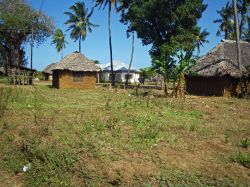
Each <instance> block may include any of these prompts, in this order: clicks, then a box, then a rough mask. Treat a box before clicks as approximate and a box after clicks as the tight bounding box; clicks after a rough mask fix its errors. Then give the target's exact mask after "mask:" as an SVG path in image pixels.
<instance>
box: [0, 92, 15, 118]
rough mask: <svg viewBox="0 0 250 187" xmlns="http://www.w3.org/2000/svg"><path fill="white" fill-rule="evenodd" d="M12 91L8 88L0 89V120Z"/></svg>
mask: <svg viewBox="0 0 250 187" xmlns="http://www.w3.org/2000/svg"><path fill="white" fill-rule="evenodd" d="M12 91H13V90H12V89H11V88H9V87H0V119H1V118H2V117H3V115H4V112H5V110H6V109H7V107H8V104H9V102H10V98H11V96H12Z"/></svg>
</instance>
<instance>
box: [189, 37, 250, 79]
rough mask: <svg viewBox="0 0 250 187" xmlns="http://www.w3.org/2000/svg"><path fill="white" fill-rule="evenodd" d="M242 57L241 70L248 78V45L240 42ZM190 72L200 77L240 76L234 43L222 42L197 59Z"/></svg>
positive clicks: (249, 52)
mask: <svg viewBox="0 0 250 187" xmlns="http://www.w3.org/2000/svg"><path fill="white" fill-rule="evenodd" d="M240 46H241V56H242V58H241V59H242V66H241V68H242V70H243V74H244V75H245V76H248V71H247V69H246V67H247V66H249V65H250V43H248V42H243V41H241V42H240ZM191 71H192V72H193V73H194V74H195V75H198V76H202V77H222V76H225V75H229V76H231V77H234V78H239V77H240V76H241V74H240V71H239V68H238V64H237V53H236V43H235V41H232V40H222V41H221V43H219V44H218V45H217V46H216V47H215V48H213V49H212V50H211V51H209V52H208V53H207V54H206V55H205V56H203V57H201V58H199V59H198V60H197V62H196V65H195V66H194V67H193V68H191Z"/></svg>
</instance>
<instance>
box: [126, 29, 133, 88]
mask: <svg viewBox="0 0 250 187" xmlns="http://www.w3.org/2000/svg"><path fill="white" fill-rule="evenodd" d="M134 45H135V33H134V32H133V34H132V52H131V58H130V63H129V67H128V74H127V75H126V83H125V86H127V85H128V80H129V79H130V70H131V66H132V62H133V57H134V49H135V47H134Z"/></svg>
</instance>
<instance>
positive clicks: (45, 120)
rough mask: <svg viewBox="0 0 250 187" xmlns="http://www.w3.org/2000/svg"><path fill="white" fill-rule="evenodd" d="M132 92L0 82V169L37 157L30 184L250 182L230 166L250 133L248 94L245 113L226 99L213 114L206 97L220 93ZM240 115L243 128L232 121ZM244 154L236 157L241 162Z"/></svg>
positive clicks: (27, 177) (14, 169)
mask: <svg viewBox="0 0 250 187" xmlns="http://www.w3.org/2000/svg"><path fill="white" fill-rule="evenodd" d="M132 93H134V90H129V91H128V92H127V91H124V90H118V91H109V90H108V89H107V88H98V89H97V90H95V91H79V90H74V89H69V90H57V89H51V88H49V87H47V86H39V85H36V86H33V87H29V86H27V87H25V86H23V87H0V94H1V97H0V102H1V103H3V104H2V105H1V106H2V107H1V108H0V112H1V114H2V115H1V117H0V140H1V141H0V149H1V152H0V171H4V172H7V173H8V174H9V175H10V176H13V175H18V174H19V173H22V167H23V166H24V165H27V164H30V166H31V167H30V170H29V171H28V172H26V173H24V174H23V181H19V182H20V183H23V184H24V185H25V186H81V185H85V186H110V185H117V186H118V185H122V186H133V185H134V186H161V185H162V186H164V184H166V183H168V184H171V185H173V186H216V184H221V185H222V186H223V185H224V186H226V184H243V185H244V184H246V183H247V180H248V179H247V178H244V177H241V178H240V179H239V178H238V175H237V173H235V172H234V173H233V172H230V170H234V166H233V165H229V166H228V164H230V163H224V161H223V158H225V157H227V156H228V155H231V151H233V150H234V148H238V145H235V144H232V143H230V142H236V139H235V136H236V135H237V136H240V137H238V139H239V138H241V137H248V133H249V131H248V130H249V129H248V128H249V126H248V124H249V123H248V122H249V117H248V116H247V115H246V116H244V112H246V114H247V113H248V110H249V101H248V100H247V101H244V102H245V103H244V102H243V101H242V100H237V99H230V102H231V103H233V104H234V105H235V106H237V107H241V109H242V111H240V112H241V115H243V117H241V120H239V119H238V117H237V116H236V115H233V114H231V113H228V111H230V110H229V107H231V106H230V105H228V103H229V102H228V100H227V99H225V98H222V99H221V101H220V102H221V105H220V108H217V109H216V110H215V111H213V113H211V112H210V113H209V114H207V111H208V109H207V108H204V107H203V104H202V102H206V103H207V105H211V106H212V105H213V103H215V104H218V101H217V99H216V98H211V99H209V100H208V99H206V98H203V99H200V98H199V99H196V100H194V99H187V100H185V101H184V100H183V99H172V98H158V97H151V96H147V97H143V96H142V95H143V94H140V95H139V96H137V97H136V96H134V95H133V94H132ZM201 100H202V101H201ZM243 111H244V112H243ZM226 114H227V116H228V118H225V117H224V118H223V116H224V115H226ZM208 117H209V120H207V118H208ZM236 121H237V122H238V123H240V126H241V128H243V130H239V128H238V127H236V126H234V125H233V124H235V123H234V122H236ZM228 129H230V133H227V132H228ZM225 134H227V142H228V143H224V139H223V138H224V135H225ZM218 137H222V139H221V141H218ZM241 139H242V138H241ZM215 142H216V143H215ZM217 146H221V147H220V148H218V147H217ZM224 147H226V148H224ZM228 150H230V151H229V152H228ZM244 151H245V152H246V154H247V153H248V149H244ZM244 155H245V154H244ZM243 157H244V159H243V162H244V163H245V160H246V159H245V158H247V157H246V156H243ZM211 160H213V164H211ZM240 160H242V159H241V158H240V159H239V158H238V157H237V159H236V160H235V162H237V163H239V164H242V162H241V161H240ZM225 164H227V169H228V168H229V169H228V170H229V171H228V172H227V173H228V175H227V177H225V175H224V174H225V172H226V171H225V170H226V169H225V168H226V167H225ZM218 168H219V169H218ZM242 172H244V171H242ZM0 182H1V183H3V184H4V182H5V181H1V180H0Z"/></svg>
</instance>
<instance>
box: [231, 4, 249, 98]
mask: <svg viewBox="0 0 250 187" xmlns="http://www.w3.org/2000/svg"><path fill="white" fill-rule="evenodd" d="M233 4H234V23H235V30H236V48H237V62H238V69H239V71H240V87H241V94H242V97H246V96H247V95H246V94H247V93H246V90H245V87H244V82H243V73H242V68H241V49H240V33H239V20H238V10H237V2H236V0H233Z"/></svg>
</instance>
